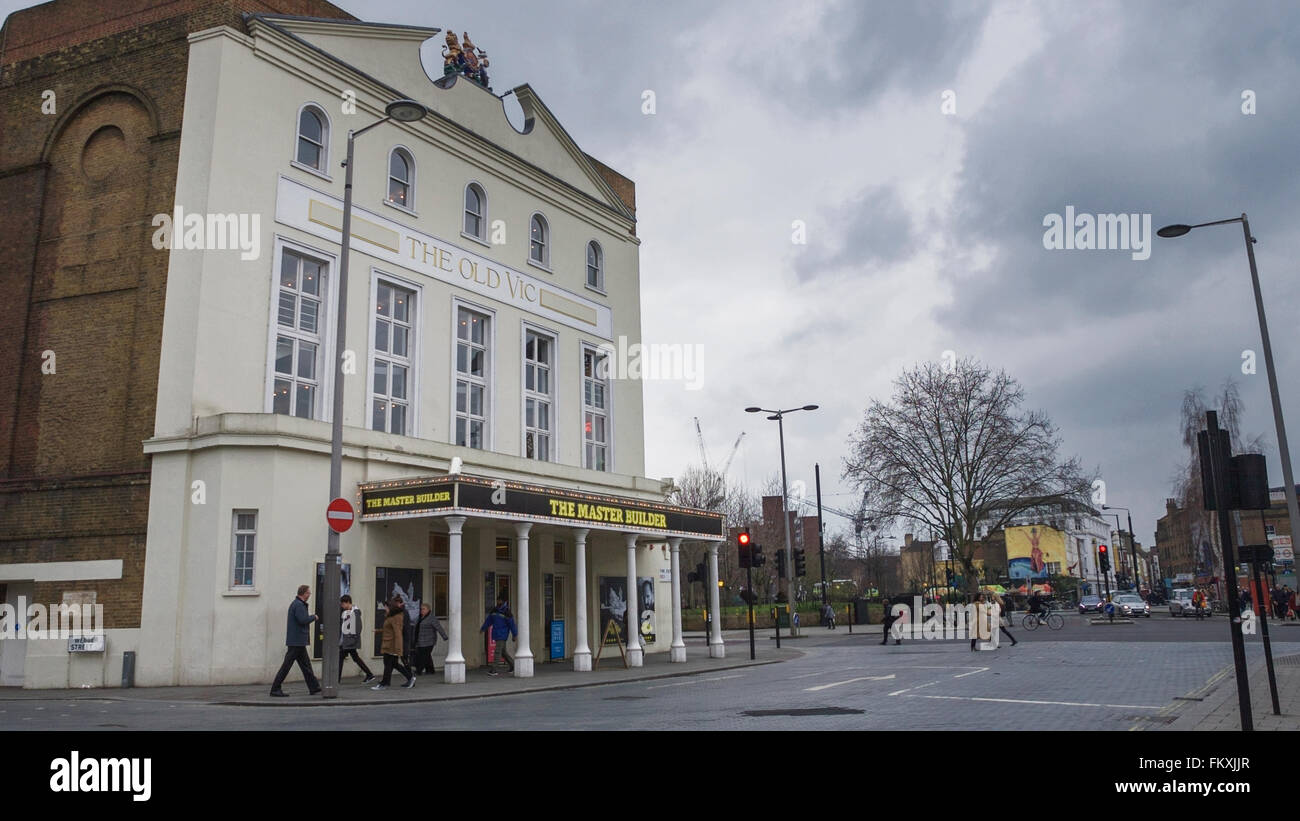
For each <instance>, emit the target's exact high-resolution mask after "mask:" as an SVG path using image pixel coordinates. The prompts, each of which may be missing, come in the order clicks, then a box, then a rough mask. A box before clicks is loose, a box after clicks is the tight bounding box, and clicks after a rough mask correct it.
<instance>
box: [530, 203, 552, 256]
mask: <svg viewBox="0 0 1300 821" xmlns="http://www.w3.org/2000/svg"><path fill="white" fill-rule="evenodd" d="M528 258H529V259H531V260H532V261H533V262H536V263H537V264H538V265H546V264H548V263H549V261H550V259H551V229H550V226H548V225H547V224H546V217H543V216H542V215H541V214H533V219H532V221H531V225H530V227H529V243H528Z"/></svg>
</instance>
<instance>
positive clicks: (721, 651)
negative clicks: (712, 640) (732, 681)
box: [709, 642, 727, 659]
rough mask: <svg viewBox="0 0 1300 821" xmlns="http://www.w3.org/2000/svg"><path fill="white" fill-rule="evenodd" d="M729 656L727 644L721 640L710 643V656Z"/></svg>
mask: <svg viewBox="0 0 1300 821" xmlns="http://www.w3.org/2000/svg"><path fill="white" fill-rule="evenodd" d="M726 657H727V645H725V644H722V643H721V642H719V643H718V644H710V645H709V658H711V659H724V658H726Z"/></svg>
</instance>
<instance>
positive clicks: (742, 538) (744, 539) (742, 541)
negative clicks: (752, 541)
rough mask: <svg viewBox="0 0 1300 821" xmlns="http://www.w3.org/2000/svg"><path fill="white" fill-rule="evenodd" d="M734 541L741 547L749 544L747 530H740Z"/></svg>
mask: <svg viewBox="0 0 1300 821" xmlns="http://www.w3.org/2000/svg"><path fill="white" fill-rule="evenodd" d="M736 543H737V544H739V545H741V546H742V547H743V546H744V545H747V544H749V533H748V532H747V531H741V533H740V535H739V536H737V537H736Z"/></svg>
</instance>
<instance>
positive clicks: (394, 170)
mask: <svg viewBox="0 0 1300 821" xmlns="http://www.w3.org/2000/svg"><path fill="white" fill-rule="evenodd" d="M408 173H409V172H408V171H407V168H406V158H405V157H403V156H402V152H400V151H394V152H393V153H392V155H391V156H390V157H389V158H388V174H389V176H391V177H396V178H397V179H399V180H401V181H402V182H409V181H410V179H411V178H410V177H408V176H407V174H408Z"/></svg>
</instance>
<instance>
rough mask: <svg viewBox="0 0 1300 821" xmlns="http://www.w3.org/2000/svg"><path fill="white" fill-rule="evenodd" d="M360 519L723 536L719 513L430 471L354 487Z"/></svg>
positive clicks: (707, 537)
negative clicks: (442, 519) (463, 519)
mask: <svg viewBox="0 0 1300 821" xmlns="http://www.w3.org/2000/svg"><path fill="white" fill-rule="evenodd" d="M358 492H359V495H360V499H359V505H360V509H361V521H363V522H367V521H377V520H387V519H409V518H415V517H422V516H480V517H487V518H495V519H506V520H510V521H527V522H546V523H549V524H563V525H569V526H571V527H587V528H594V529H598V530H616V531H619V532H623V533H626V532H629V531H635V532H638V533H644V534H646V535H656V534H662V535H664V536H680V537H682V538H686V539H699V540H701V541H720V540H722V538H723V532H724V531H723V522H722V515H721V514H719V513H709V512H708V511H705V510H695V509H694V508H688V507H675V506H673V505H664V504H656V503H654V502H646V501H643V500H641V499H629V498H626V497H622V496H603V495H598V494H590V493H579V492H576V491H572V490H560V489H557V488H549V487H545V486H542V485H532V484H524V483H520V482H508V481H505V480H501V479H495V480H494V479H484V478H481V477H477V476H433V477H426V478H420V479H403V480H398V481H391V482H369V483H366V484H362V485H359V486H358Z"/></svg>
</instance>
